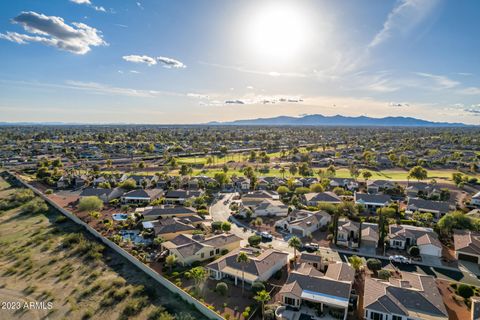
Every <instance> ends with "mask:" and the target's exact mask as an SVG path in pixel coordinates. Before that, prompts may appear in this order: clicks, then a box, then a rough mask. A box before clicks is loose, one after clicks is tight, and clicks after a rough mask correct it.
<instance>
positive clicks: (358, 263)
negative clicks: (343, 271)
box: [348, 256, 363, 273]
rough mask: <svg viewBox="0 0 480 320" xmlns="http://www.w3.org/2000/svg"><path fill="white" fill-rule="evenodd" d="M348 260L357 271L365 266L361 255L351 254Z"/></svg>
mask: <svg viewBox="0 0 480 320" xmlns="http://www.w3.org/2000/svg"><path fill="white" fill-rule="evenodd" d="M348 262H350V265H351V266H352V268H353V269H354V270H355V272H357V273H358V272H359V271H360V269H361V268H362V266H363V259H362V258H360V257H359V256H351V257H350V258H348Z"/></svg>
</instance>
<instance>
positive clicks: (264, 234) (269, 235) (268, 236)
mask: <svg viewBox="0 0 480 320" xmlns="http://www.w3.org/2000/svg"><path fill="white" fill-rule="evenodd" d="M260 236H261V237H262V238H264V239H268V240H272V239H273V236H272V235H271V234H270V233H268V232H265V231H264V232H261V233H260Z"/></svg>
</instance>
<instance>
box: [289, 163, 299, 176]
mask: <svg viewBox="0 0 480 320" xmlns="http://www.w3.org/2000/svg"><path fill="white" fill-rule="evenodd" d="M288 171H289V172H290V174H291V175H292V176H295V175H296V174H297V172H298V168H297V166H296V165H295V164H293V163H292V165H291V166H290V168H288Z"/></svg>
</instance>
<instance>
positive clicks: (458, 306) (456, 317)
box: [436, 279, 471, 320]
mask: <svg viewBox="0 0 480 320" xmlns="http://www.w3.org/2000/svg"><path fill="white" fill-rule="evenodd" d="M436 282H437V285H438V289H439V290H440V294H441V295H442V297H443V303H444V304H445V307H446V308H447V312H448V319H450V320H465V319H470V318H471V313H470V310H469V309H468V308H467V306H466V305H465V303H464V302H463V301H461V302H457V301H456V300H455V299H454V298H453V297H454V295H455V293H454V290H453V289H452V288H451V287H450V283H449V282H448V281H445V280H440V279H437V280H436Z"/></svg>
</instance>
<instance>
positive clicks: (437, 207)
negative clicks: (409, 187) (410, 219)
mask: <svg viewBox="0 0 480 320" xmlns="http://www.w3.org/2000/svg"><path fill="white" fill-rule="evenodd" d="M451 209H452V208H451V206H450V204H449V203H448V202H446V201H433V200H425V199H422V198H408V204H407V210H406V213H412V212H417V211H418V212H421V213H431V214H432V215H433V216H434V217H435V219H440V218H441V217H442V216H443V215H444V214H446V213H448V212H449V211H450V210H451Z"/></svg>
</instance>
